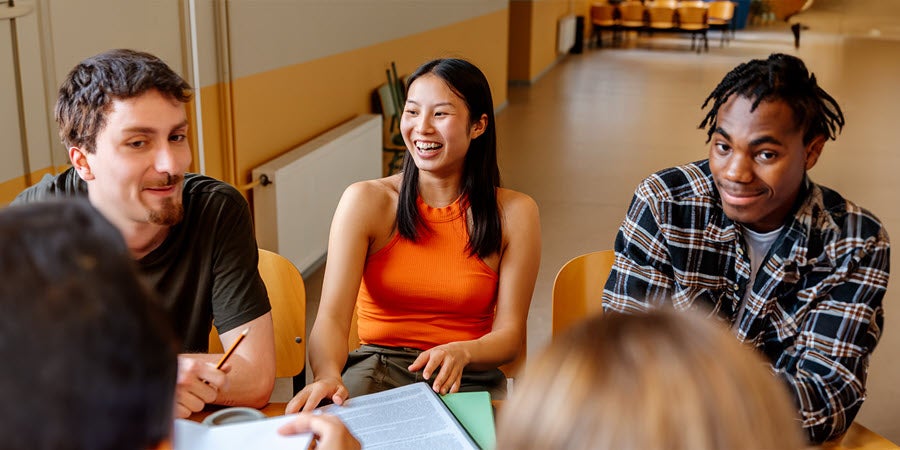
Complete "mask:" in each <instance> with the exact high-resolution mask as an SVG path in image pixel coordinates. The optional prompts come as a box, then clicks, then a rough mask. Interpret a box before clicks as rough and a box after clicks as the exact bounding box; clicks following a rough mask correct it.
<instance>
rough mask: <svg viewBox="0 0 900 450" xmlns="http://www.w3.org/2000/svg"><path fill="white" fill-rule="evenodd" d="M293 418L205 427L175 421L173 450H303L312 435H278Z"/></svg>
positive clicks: (280, 417)
mask: <svg viewBox="0 0 900 450" xmlns="http://www.w3.org/2000/svg"><path fill="white" fill-rule="evenodd" d="M294 417H296V415H294V414H291V415H287V416H278V417H272V418H268V419H262V420H255V421H252V422H241V423H236V424H231V425H219V426H214V427H210V426H206V425H203V424H199V423H196V422H191V421H190V420H184V419H177V420H176V421H175V437H174V445H173V448H174V449H175V450H207V449H209V450H247V449H266V450H304V449H306V448H307V447H309V444H310V442H312V434H311V433H302V434H297V435H293V436H282V435H280V434H278V428H279V427H281V425H282V424H284V423H286V422H290V421H291V420H294Z"/></svg>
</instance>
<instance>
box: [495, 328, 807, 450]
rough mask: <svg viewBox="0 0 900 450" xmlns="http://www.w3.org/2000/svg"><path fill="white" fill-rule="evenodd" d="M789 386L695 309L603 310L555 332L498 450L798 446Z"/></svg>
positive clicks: (501, 429)
mask: <svg viewBox="0 0 900 450" xmlns="http://www.w3.org/2000/svg"><path fill="white" fill-rule="evenodd" d="M794 414H795V413H794V408H793V406H792V405H791V403H790V401H789V397H788V392H787V390H786V388H785V387H784V386H783V385H782V384H781V382H779V381H778V380H777V379H776V378H775V377H774V376H773V375H772V374H771V373H770V371H769V370H768V365H767V364H766V363H765V361H763V360H762V359H761V358H760V357H759V356H758V355H757V354H755V352H753V351H752V350H750V349H748V348H744V347H743V346H742V345H741V344H740V343H738V341H737V340H736V339H735V338H734V337H733V336H732V335H730V333H729V332H728V331H727V330H726V329H724V328H722V327H720V326H719V325H718V324H716V323H714V322H713V321H712V320H710V319H707V318H704V317H698V316H696V315H694V314H689V313H676V312H673V311H655V312H651V313H649V314H645V315H614V314H607V315H606V316H603V317H595V318H592V319H590V320H587V321H585V322H583V323H581V324H579V325H576V326H575V327H574V328H573V329H571V330H569V331H568V332H567V333H565V334H564V335H562V336H561V337H558V338H556V339H555V340H554V342H553V343H552V344H551V345H550V346H549V347H548V348H547V349H546V350H545V351H544V352H543V353H542V354H541V355H540V356H539V357H538V359H537V361H536V362H534V363H533V365H532V366H531V367H529V369H528V370H527V371H526V373H525V376H524V377H523V380H522V382H521V383H520V384H519V385H517V386H516V392H515V394H514V395H513V397H512V398H511V399H510V400H509V401H508V402H507V404H506V405H504V406H503V409H502V410H501V415H500V418H499V426H498V448H500V449H554V448H559V449H615V450H630V449H633V450H657V449H658V450H663V449H665V450H714V449H730V450H759V449H772V450H781V449H784V450H796V449H798V448H802V441H801V434H800V424H799V422H798V421H797V420H795V418H794Z"/></svg>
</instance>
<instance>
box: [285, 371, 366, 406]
mask: <svg viewBox="0 0 900 450" xmlns="http://www.w3.org/2000/svg"><path fill="white" fill-rule="evenodd" d="M349 396H350V393H349V392H348V391H347V387H346V386H344V382H343V381H341V379H340V377H338V378H323V379H320V380H316V381H314V382H313V383H312V384H309V385H307V386H306V387H305V388H303V390H302V391H300V392H298V393H297V395H295V396H294V398H292V399H291V401H290V402H288V404H287V408H285V410H284V412H285V414H290V413H295V412H300V411H302V412H307V411H312V410H314V409H316V407H317V406H319V402H321V401H322V399H323V398H326V397H329V398H331V401H332V402H334V404H336V405H342V404H344V400H347V397H349Z"/></svg>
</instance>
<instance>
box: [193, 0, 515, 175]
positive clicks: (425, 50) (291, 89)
mask: <svg viewBox="0 0 900 450" xmlns="http://www.w3.org/2000/svg"><path fill="white" fill-rule="evenodd" d="M507 26H508V11H507V10H501V11H497V12H494V13H490V14H487V15H484V16H481V17H477V18H474V19H470V20H467V21H463V22H460V23H456V24H453V25H448V26H444V27H440V28H436V29H433V30H429V31H426V32H422V33H419V34H415V35H412V36H408V37H404V38H400V39H395V40H391V41H387V42H382V43H379V44H375V45H372V46H369V47H365V48H360V49H357V50H352V51H348V52H345V53H341V54H337V55H333V56H328V57H324V58H320V59H316V60H313V61H309V62H305V63H300V64H295V65H290V66H287V67H283V68H279V69H275V70H270V71H267V72H264V73H259V74H255V75H250V76H246V77H243V78H239V79H237V80H235V81H234V83H233V85H232V88H233V89H232V90H233V108H234V146H235V151H234V155H235V168H236V173H237V177H238V178H237V183H236V184H241V183H245V182H247V181H249V177H250V171H251V169H253V167H255V166H257V165H259V164H261V163H263V162H265V161H268V160H270V159H272V158H274V157H276V156H278V155H280V154H282V153H284V152H286V151H288V150H290V149H292V148H294V147H296V146H298V145H299V144H302V143H303V142H306V141H308V140H310V139H312V138H313V137H315V136H317V135H319V134H321V133H323V132H325V131H327V130H329V129H331V128H333V127H335V126H337V125H339V124H340V123H342V122H344V121H346V120H349V119H350V118H352V117H353V116H355V115H357V114H362V113H367V112H371V109H372V108H371V96H372V93H373V91H374V90H375V88H377V87H378V86H379V85H380V84H382V83H385V82H386V78H385V69H386V68H389V67H390V62H391V61H396V63H397V71H398V73H399V74H401V76H403V75H404V74H409V73H411V72H412V71H413V70H415V68H416V67H418V66H419V65H420V64H422V63H424V62H426V61H428V60H430V59H433V58H436V57H447V56H451V57H462V58H466V59H469V60H470V61H472V62H473V63H474V64H476V65H478V66H479V67H480V68H481V69H482V71H484V73H485V75H486V76H487V78H488V81H489V82H490V84H491V90H492V94H493V97H494V104H495V106H499V105H501V104H503V103H504V102H505V101H506V80H507V69H506V64H505V61H506V47H507V45H506V41H507ZM488 42H489V43H492V44H491V45H485V43H488ZM204 101H205V100H204ZM204 116H205V113H204ZM210 126H211V125H206V123H204V129H205V130H206V129H208V128H209V127H210Z"/></svg>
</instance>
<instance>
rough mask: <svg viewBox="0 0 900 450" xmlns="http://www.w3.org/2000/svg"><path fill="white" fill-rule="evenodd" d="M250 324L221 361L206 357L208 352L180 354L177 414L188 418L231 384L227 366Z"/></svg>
mask: <svg viewBox="0 0 900 450" xmlns="http://www.w3.org/2000/svg"><path fill="white" fill-rule="evenodd" d="M249 331H250V329H249V328H247V329H245V330H244V331H243V332H241V334H239V335H238V336H237V338H236V339H235V340H234V342H233V343H232V344H231V345H230V346H229V347H228V350H227V351H226V352H225V354H223V355H222V357H221V358H219V360H218V362H217V363H216V364H215V365H213V362H211V361H209V359H206V360H205V361H204V359H203V357H204V356H207V355H178V382H177V385H176V389H175V417H179V418H186V417H188V416H190V415H191V414H192V413H194V412H197V411H200V410H201V409H203V407H204V406H206V404H208V403H212V402H213V401H215V400H216V398H217V396H218V395H219V391H220V390H221V389H223V388H224V387H225V386H226V384H227V381H228V380H227V378H226V373H227V372H229V371H230V367H227V366H226V363H227V362H228V360H229V358H231V356H232V354H234V352H235V349H237V347H238V345H239V344H240V343H241V342H242V341H243V340H244V338H246V336H247V334H248V333H249Z"/></svg>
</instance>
